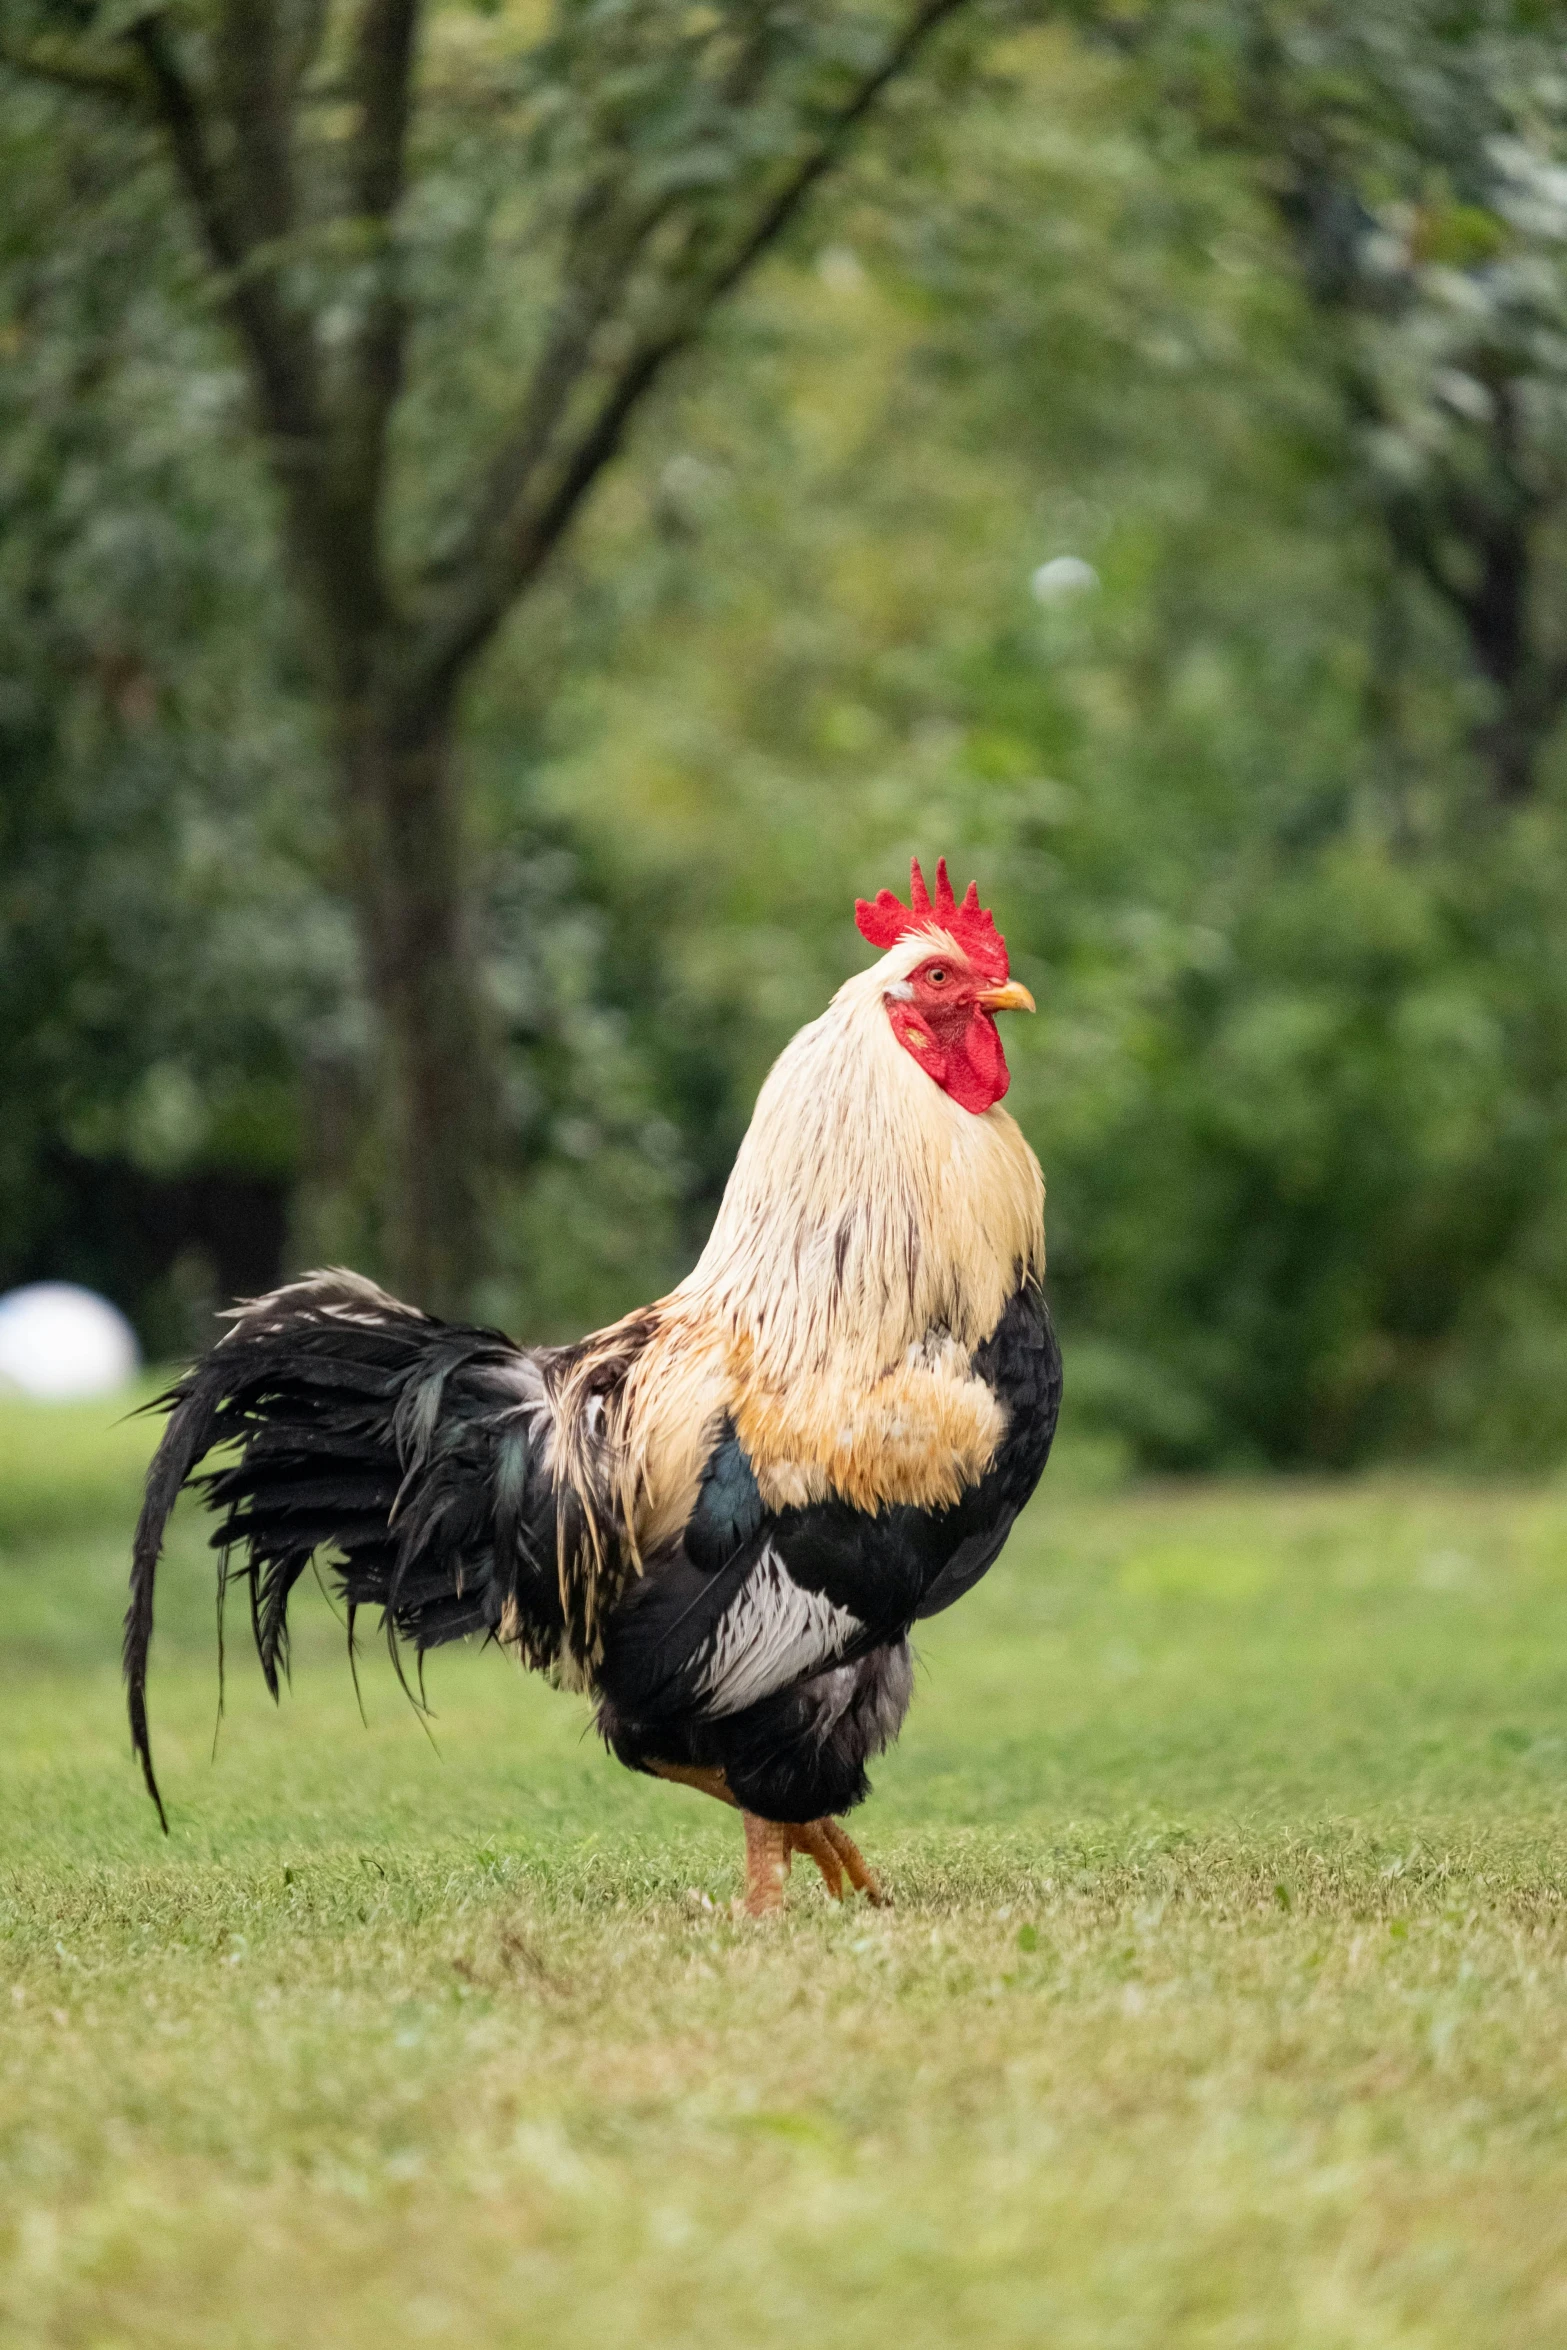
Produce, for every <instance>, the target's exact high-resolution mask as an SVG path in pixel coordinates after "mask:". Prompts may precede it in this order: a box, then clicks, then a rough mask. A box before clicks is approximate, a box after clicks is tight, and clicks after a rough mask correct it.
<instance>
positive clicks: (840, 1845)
mask: <svg viewBox="0 0 1567 2350" xmlns="http://www.w3.org/2000/svg"><path fill="white" fill-rule="evenodd" d="M812 1825H813V1826H815V1827H817V1828H820V1830H821V1832H822V1835H823V1837H824V1839H825V1840H826V1842H827V1843H828V1844H829V1845H830V1846H831V1848H832V1850H833V1852H834V1853H835V1854H836V1855H837V1857H838V1859H839V1860H841V1861H842V1863H843V1866H844V1869H845V1872H846V1873H847V1876H848V1879H849V1883H850V1884H851V1885H852V1886H853V1887H854V1890H855V1892H856V1893H863V1894H864V1896H865V1898H866V1900H867V1901H868V1902H870V1903H871V1904H872V1906H873V1907H874V1908H876V1909H886V1908H887V1907H888V1906H889V1903H888V1900H887V1896H886V1894H885V1893H884V1892H883V1891H882V1888H881V1880H880V1878H879V1877H878V1876H877V1874H876V1871H875V1870H874V1869H873V1868H872V1867H871V1865H870V1862H869V1861H868V1860H867V1859H866V1857H865V1855H864V1853H863V1852H862V1851H861V1850H860V1848H859V1846H858V1845H857V1844H856V1843H855V1841H854V1838H853V1837H852V1836H851V1835H850V1834H849V1831H848V1829H847V1828H845V1827H843V1826H842V1825H841V1823H840V1822H839V1821H837V1820H816V1821H814V1822H813V1823H812ZM822 1873H823V1875H824V1876H825V1875H826V1871H825V1870H823V1872H822Z"/></svg>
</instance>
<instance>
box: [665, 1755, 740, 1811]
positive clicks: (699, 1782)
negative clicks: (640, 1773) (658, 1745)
mask: <svg viewBox="0 0 1567 2350" xmlns="http://www.w3.org/2000/svg"><path fill="white" fill-rule="evenodd" d="M646 1767H647V1769H648V1770H650V1771H651V1772H652V1773H653V1776H654V1777H655V1778H657V1779H672V1780H673V1781H674V1783H675V1785H676V1786H677V1787H695V1788H696V1789H697V1790H698V1791H699V1792H700V1793H701V1794H703V1795H712V1796H716V1797H717V1799H718V1801H719V1802H720V1803H727V1804H728V1805H729V1806H730V1808H731V1809H732V1810H734V1811H738V1810H739V1808H740V1806H739V1804H738V1803H737V1802H736V1800H735V1798H734V1797H733V1796H732V1795H731V1794H730V1792H729V1781H728V1780H727V1779H726V1778H725V1777H724V1774H723V1771H722V1770H721V1769H719V1768H718V1767H717V1766H708V1765H704V1764H697V1763H666V1762H652V1763H649V1764H647V1766H646Z"/></svg>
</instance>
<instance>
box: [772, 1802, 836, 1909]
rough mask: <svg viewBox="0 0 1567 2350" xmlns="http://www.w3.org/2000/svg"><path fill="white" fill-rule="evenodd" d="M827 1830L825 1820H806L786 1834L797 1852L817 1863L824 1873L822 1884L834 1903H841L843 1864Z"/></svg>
mask: <svg viewBox="0 0 1567 2350" xmlns="http://www.w3.org/2000/svg"><path fill="white" fill-rule="evenodd" d="M826 1829H827V1822H826V1821H825V1820H804V1821H802V1822H801V1824H800V1825H799V1826H798V1827H795V1828H790V1829H788V1830H787V1831H786V1832H787V1834H788V1837H789V1840H790V1842H791V1844H792V1845H793V1847H794V1849H795V1851H796V1852H803V1853H804V1854H805V1856H806V1858H807V1859H808V1860H814V1861H815V1863H816V1865H817V1867H818V1868H819V1869H820V1870H821V1872H822V1882H823V1884H824V1885H825V1886H826V1887H827V1890H828V1892H829V1893H830V1894H831V1895H832V1897H833V1899H834V1901H841V1900H842V1899H843V1864H842V1862H841V1861H840V1860H839V1858H838V1852H837V1847H836V1846H835V1845H834V1844H833V1842H832V1840H831V1838H830V1837H829V1836H828V1835H827V1833H826Z"/></svg>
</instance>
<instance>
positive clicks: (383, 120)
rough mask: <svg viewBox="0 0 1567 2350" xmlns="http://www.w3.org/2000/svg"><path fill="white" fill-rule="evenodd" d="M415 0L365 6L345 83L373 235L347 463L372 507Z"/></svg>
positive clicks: (384, 419)
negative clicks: (353, 99)
mask: <svg viewBox="0 0 1567 2350" xmlns="http://www.w3.org/2000/svg"><path fill="white" fill-rule="evenodd" d="M418 7H421V0H364V12H362V16H359V31H357V40H355V66H352V82H355V92H357V99H359V129H357V136H355V143H352V195H355V209H357V216H359V219H362V221H364V223H369V226H371V230H374V237H376V249H374V256H371V268H374V275H376V284H374V291H371V296H369V303H366V313H364V324H362V329H359V334H357V338H355V355H352V376H355V390H352V421H350V437H352V444H355V447H352V463H355V470H357V475H359V494H362V496H364V498H366V501H369V503H371V505H374V503H378V491H381V475H383V465H385V428H388V418H390V414H392V407H395V402H397V392H399V390H402V357H404V341H406V324H409V322H406V308H404V301H402V296H399V291H397V284H395V259H392V251H390V237H388V221H390V216H392V212H395V209H397V204H399V200H402V188H404V162H406V143H409V99H411V82H413V40H416V31H418Z"/></svg>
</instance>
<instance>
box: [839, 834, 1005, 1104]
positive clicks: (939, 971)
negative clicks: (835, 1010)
mask: <svg viewBox="0 0 1567 2350" xmlns="http://www.w3.org/2000/svg"><path fill="white" fill-rule="evenodd" d="M854 918H855V921H856V922H857V923H858V924H859V927H860V933H861V935H862V937H865V938H868V939H869V940H870V942H871V945H872V946H876V947H884V948H886V949H887V950H888V952H887V956H886V980H885V984H884V986H883V988H882V991H881V993H882V1002H883V1003H884V1004H885V1006H886V1010H887V1018H888V1020H889V1022H890V1023H891V1026H892V1032H893V1035H894V1036H895V1037H896V1038H897V1040H898V1042H899V1044H901V1045H902V1046H903V1048H904V1050H905V1052H907V1053H910V1054H912V1056H913V1058H914V1059H915V1060H916V1061H917V1062H918V1063H919V1066H920V1067H921V1068H922V1069H923V1070H924V1071H925V1072H926V1074H927V1075H928V1076H929V1077H930V1078H931V1080H932V1081H933V1083H935V1084H936V1085H939V1086H940V1087H941V1089H942V1091H943V1093H946V1094H948V1095H950V1096H951V1098H952V1100H953V1101H955V1102H956V1103H957V1104H958V1107H959V1108H960V1109H964V1110H971V1111H973V1112H975V1113H976V1114H977V1113H978V1112H979V1111H981V1110H988V1109H990V1108H991V1106H992V1105H993V1104H994V1103H996V1102H999V1101H1000V1099H1001V1097H1002V1095H1003V1094H1004V1093H1005V1092H1006V1090H1007V1087H1008V1085H1009V1084H1010V1082H1011V1079H1010V1077H1009V1075H1008V1071H1007V1062H1006V1055H1005V1053H1003V1051H1002V1049H1001V1039H1000V1037H999V1036H998V1035H997V1033H996V1022H995V1015H996V1013H997V1012H1031V1011H1032V1010H1033V1009H1034V999H1033V997H1032V996H1031V995H1030V994H1029V992H1028V989H1027V988H1026V987H1023V986H1021V985H1020V984H1019V983H1018V981H1017V980H1015V979H1009V978H1008V976H1007V968H1008V966H1007V947H1006V941H1005V939H1004V938H1003V937H1002V936H1001V933H1000V931H999V930H997V928H996V925H995V923H994V921H993V920H992V919H991V916H990V914H989V913H988V911H987V910H986V909H985V908H984V907H983V906H981V904H980V902H979V885H978V883H977V882H973V881H971V882H970V883H969V885H968V889H967V892H966V893H965V895H964V897H963V899H962V901H961V903H960V902H959V901H958V900H957V899H956V898H954V896H953V894H952V884H951V882H950V881H949V880H948V879H947V860H946V859H945V857H943V858H942V859H941V860H940V861H939V863H938V864H937V867H936V895H935V898H934V900H933V899H932V898H931V895H930V892H929V891H928V890H927V889H926V887H925V876H924V874H923V873H922V872H921V871H920V868H919V860H918V859H917V858H916V859H915V861H914V863H913V865H912V866H911V867H910V871H909V903H908V904H907V905H904V903H903V901H902V900H901V898H896V897H894V896H893V894H892V891H891V890H890V889H884V890H880V891H878V892H877V895H876V897H875V898H874V899H872V900H870V901H867V900H866V899H864V898H860V899H859V900H858V901H857V903H856V905H855V909H854Z"/></svg>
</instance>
